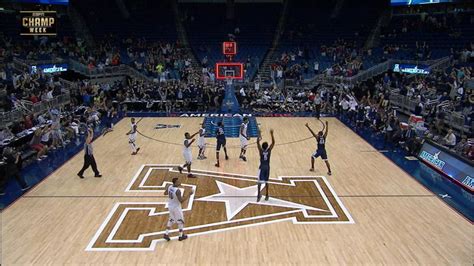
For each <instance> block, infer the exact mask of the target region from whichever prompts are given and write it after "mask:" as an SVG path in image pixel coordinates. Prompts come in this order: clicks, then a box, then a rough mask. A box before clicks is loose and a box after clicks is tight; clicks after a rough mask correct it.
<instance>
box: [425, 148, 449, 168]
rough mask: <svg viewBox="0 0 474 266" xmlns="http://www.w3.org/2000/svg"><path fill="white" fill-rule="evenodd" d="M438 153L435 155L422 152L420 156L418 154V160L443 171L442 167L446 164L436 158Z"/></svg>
mask: <svg viewBox="0 0 474 266" xmlns="http://www.w3.org/2000/svg"><path fill="white" fill-rule="evenodd" d="M440 153H441V152H440V151H439V152H437V153H435V154H431V153H429V152H427V151H422V152H421V154H420V158H421V159H423V160H425V161H426V162H428V163H430V164H431V165H433V166H434V167H436V168H438V169H440V170H443V167H444V165H445V164H446V162H444V161H442V160H440V159H439V158H438V157H439V154H440Z"/></svg>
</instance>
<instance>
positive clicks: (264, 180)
mask: <svg viewBox="0 0 474 266" xmlns="http://www.w3.org/2000/svg"><path fill="white" fill-rule="evenodd" d="M258 135H259V136H258V138H257V148H258V153H259V154H260V166H259V168H258V169H259V170H258V186H257V190H258V193H257V202H259V201H260V199H261V198H262V195H261V191H260V190H261V186H262V184H265V200H268V199H269V196H268V179H269V178H270V155H271V153H272V149H273V146H275V137H274V136H273V129H270V136H271V137H272V144H270V146H268V142H264V143H262V145H260V140H261V139H262V136H261V134H260V131H259V134H258Z"/></svg>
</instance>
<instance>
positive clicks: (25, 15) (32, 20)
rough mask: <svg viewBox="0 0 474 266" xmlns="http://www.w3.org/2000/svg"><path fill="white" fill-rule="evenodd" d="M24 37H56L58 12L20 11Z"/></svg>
mask: <svg viewBox="0 0 474 266" xmlns="http://www.w3.org/2000/svg"><path fill="white" fill-rule="evenodd" d="M20 15H21V33H20V35H22V36H35V35H36V36H55V35H56V24H57V23H56V22H57V18H56V11H20Z"/></svg>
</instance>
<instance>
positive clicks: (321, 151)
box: [305, 121, 331, 175]
mask: <svg viewBox="0 0 474 266" xmlns="http://www.w3.org/2000/svg"><path fill="white" fill-rule="evenodd" d="M305 126H306V127H307V128H308V129H309V131H310V132H311V134H313V136H314V138H316V142H317V143H318V149H317V150H316V152H315V153H313V155H312V156H311V169H309V170H310V171H311V172H314V159H316V158H318V157H319V156H321V159H323V161H324V162H325V163H326V166H327V167H328V175H331V166H330V165H329V161H328V154H327V152H326V138H327V136H328V129H329V125H328V121H326V126H325V128H323V130H321V131H319V132H318V134H317V135H316V134H315V133H314V132H313V130H312V129H311V128H310V127H309V125H308V123H306V125H305ZM324 129H326V131H325V132H324V133H323V131H324Z"/></svg>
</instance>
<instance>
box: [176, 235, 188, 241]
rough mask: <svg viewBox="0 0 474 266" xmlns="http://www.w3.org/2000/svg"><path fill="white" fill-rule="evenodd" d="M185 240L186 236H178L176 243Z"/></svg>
mask: <svg viewBox="0 0 474 266" xmlns="http://www.w3.org/2000/svg"><path fill="white" fill-rule="evenodd" d="M186 239H188V236H187V235H183V236H180V237H179V238H178V241H183V240H186Z"/></svg>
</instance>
